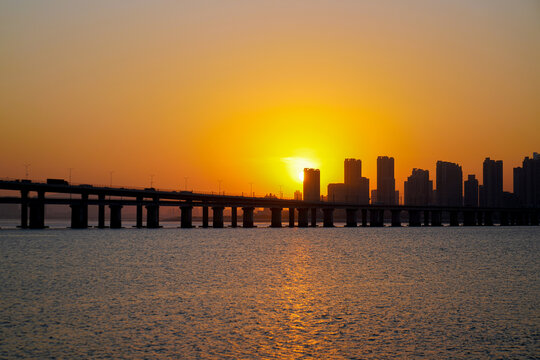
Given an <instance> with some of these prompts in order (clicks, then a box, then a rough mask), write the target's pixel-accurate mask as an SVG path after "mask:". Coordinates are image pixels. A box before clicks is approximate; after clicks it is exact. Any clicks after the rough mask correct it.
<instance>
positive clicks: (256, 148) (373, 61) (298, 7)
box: [0, 1, 540, 195]
mask: <svg viewBox="0 0 540 360" xmlns="http://www.w3.org/2000/svg"><path fill="white" fill-rule="evenodd" d="M0 51H1V53H2V57H0V78H1V79H2V81H1V82H0V124H1V128H2V131H0V150H1V152H2V154H3V156H2V161H1V162H0V171H1V174H2V176H8V177H18V178H22V177H24V175H25V167H24V164H27V163H29V164H31V168H30V177H32V178H47V177H57V178H66V179H67V178H68V174H69V169H70V168H71V169H73V170H72V175H73V181H74V182H85V183H96V184H108V183H109V178H110V172H111V171H113V177H114V183H115V184H125V185H137V186H139V185H140V186H148V185H149V184H150V179H151V175H153V177H152V181H153V182H154V183H155V186H157V187H161V188H182V189H183V188H184V186H185V183H187V185H188V187H189V188H196V189H200V190H209V191H210V190H214V191H216V190H217V189H218V186H219V187H220V188H221V190H225V191H228V192H236V193H239V192H242V191H244V192H249V191H250V187H252V188H253V191H255V192H256V193H258V194H261V193H269V192H272V193H278V192H279V189H280V186H281V187H282V191H283V192H284V193H286V194H289V195H292V193H293V192H294V190H297V189H301V174H300V173H301V170H302V169H303V167H317V168H320V169H321V187H322V188H323V189H324V188H325V187H326V184H327V183H330V182H341V181H343V159H344V158H358V159H361V160H362V162H363V173H364V176H366V177H368V178H370V179H372V181H375V179H376V159H377V156H379V155H388V156H393V157H394V158H395V160H396V169H395V172H396V185H397V188H398V189H399V190H400V191H402V190H403V180H405V179H406V177H407V176H408V175H410V172H411V169H412V168H422V169H427V170H430V172H431V174H432V175H431V177H432V178H433V176H434V174H435V164H436V161H437V160H445V161H452V162H456V163H459V164H461V165H462V166H463V174H464V176H466V174H476V175H477V177H480V178H481V173H482V161H483V160H484V158H485V157H491V158H492V159H500V160H503V161H504V188H505V190H509V189H511V187H512V168H513V167H515V166H518V165H520V164H521V161H522V160H523V157H524V156H530V155H531V154H532V153H533V152H534V151H538V150H539V149H538V144H539V142H538V134H540V101H539V100H540V98H539V95H538V94H540V67H539V66H538V64H540V4H539V3H538V2H535V1H515V2H507V1H477V2H469V1H453V2H445V3H440V2H438V3H434V2H431V1H408V2H400V1H388V2H376V3H375V2H359V1H340V2H339V3H338V2H335V1H316V2H313V1H294V2H279V1H278V2H275V1H272V2H271V1H235V2H222V1H183V2H173V1H161V2H157V3H152V4H151V3H147V2H143V1H129V2H128V1H118V2H113V3H111V2H108V1H96V2H82V1H49V2H43V3H39V2H22V1H3V2H1V3H0ZM372 187H373V186H372Z"/></svg>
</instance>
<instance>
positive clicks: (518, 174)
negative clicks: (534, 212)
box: [514, 153, 540, 207]
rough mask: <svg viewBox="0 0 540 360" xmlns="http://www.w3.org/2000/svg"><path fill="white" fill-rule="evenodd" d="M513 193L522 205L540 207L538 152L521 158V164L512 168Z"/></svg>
mask: <svg viewBox="0 0 540 360" xmlns="http://www.w3.org/2000/svg"><path fill="white" fill-rule="evenodd" d="M514 194H515V195H516V197H517V199H518V201H519V204H520V205H521V206H524V207H540V154H538V153H534V154H533V157H532V158H529V157H528V156H527V157H525V159H523V166H522V167H517V168H514Z"/></svg>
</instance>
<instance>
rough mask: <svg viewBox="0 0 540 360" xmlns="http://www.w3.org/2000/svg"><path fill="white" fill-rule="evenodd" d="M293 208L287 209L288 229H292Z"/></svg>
mask: <svg viewBox="0 0 540 360" xmlns="http://www.w3.org/2000/svg"><path fill="white" fill-rule="evenodd" d="M294 210H295V209H294V208H289V227H294Z"/></svg>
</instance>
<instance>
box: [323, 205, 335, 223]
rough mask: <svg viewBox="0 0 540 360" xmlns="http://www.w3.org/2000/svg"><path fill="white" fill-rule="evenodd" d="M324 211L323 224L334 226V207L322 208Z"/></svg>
mask: <svg viewBox="0 0 540 360" xmlns="http://www.w3.org/2000/svg"><path fill="white" fill-rule="evenodd" d="M322 211H323V214H324V218H323V226H324V227H334V209H332V208H326V209H322Z"/></svg>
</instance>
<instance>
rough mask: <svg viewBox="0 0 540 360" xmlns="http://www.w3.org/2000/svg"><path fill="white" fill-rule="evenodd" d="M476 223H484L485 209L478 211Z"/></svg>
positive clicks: (480, 224) (479, 224)
mask: <svg viewBox="0 0 540 360" xmlns="http://www.w3.org/2000/svg"><path fill="white" fill-rule="evenodd" d="M476 223H477V224H478V226H482V225H484V212H483V211H477V212H476Z"/></svg>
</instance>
